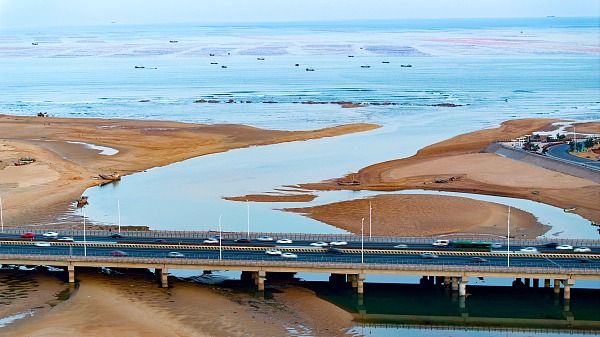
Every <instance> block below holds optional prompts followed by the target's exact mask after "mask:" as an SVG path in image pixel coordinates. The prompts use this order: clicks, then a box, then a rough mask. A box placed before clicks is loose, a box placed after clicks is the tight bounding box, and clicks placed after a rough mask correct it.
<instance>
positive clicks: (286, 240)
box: [275, 239, 292, 244]
mask: <svg viewBox="0 0 600 337" xmlns="http://www.w3.org/2000/svg"><path fill="white" fill-rule="evenodd" d="M275 242H276V243H279V244H291V243H292V240H290V239H279V240H277V241H275Z"/></svg>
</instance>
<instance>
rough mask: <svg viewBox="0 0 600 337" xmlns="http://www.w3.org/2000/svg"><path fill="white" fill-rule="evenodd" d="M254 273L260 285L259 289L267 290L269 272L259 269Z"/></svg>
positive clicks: (257, 283)
mask: <svg viewBox="0 0 600 337" xmlns="http://www.w3.org/2000/svg"><path fill="white" fill-rule="evenodd" d="M253 275H256V276H255V277H256V279H255V281H256V285H257V286H258V291H265V277H266V276H267V272H266V271H264V270H259V271H258V272H256V273H253Z"/></svg>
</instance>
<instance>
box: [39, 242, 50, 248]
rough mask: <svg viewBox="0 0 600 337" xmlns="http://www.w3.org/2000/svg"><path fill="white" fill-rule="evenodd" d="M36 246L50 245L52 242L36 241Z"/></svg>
mask: <svg viewBox="0 0 600 337" xmlns="http://www.w3.org/2000/svg"><path fill="white" fill-rule="evenodd" d="M35 245H36V246H38V247H50V246H51V245H50V242H36V243H35Z"/></svg>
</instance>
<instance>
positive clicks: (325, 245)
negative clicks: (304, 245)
mask: <svg viewBox="0 0 600 337" xmlns="http://www.w3.org/2000/svg"><path fill="white" fill-rule="evenodd" d="M310 245H311V246H313V247H327V246H329V244H328V243H327V242H323V241H318V242H313V243H311V244H310Z"/></svg>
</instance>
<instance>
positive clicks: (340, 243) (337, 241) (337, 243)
mask: <svg viewBox="0 0 600 337" xmlns="http://www.w3.org/2000/svg"><path fill="white" fill-rule="evenodd" d="M347 244H348V242H346V241H342V240H336V241H331V242H330V243H329V245H330V246H345V245H347Z"/></svg>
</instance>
